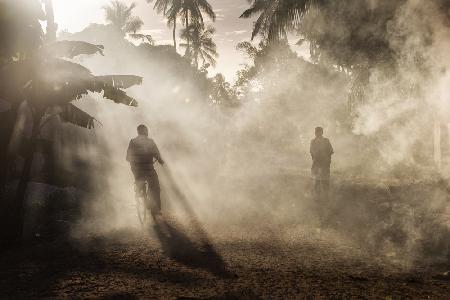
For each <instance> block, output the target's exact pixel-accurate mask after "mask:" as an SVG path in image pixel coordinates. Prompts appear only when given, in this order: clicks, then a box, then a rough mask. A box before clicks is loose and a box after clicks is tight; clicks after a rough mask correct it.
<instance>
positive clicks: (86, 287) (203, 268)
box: [0, 222, 450, 299]
mask: <svg viewBox="0 0 450 300" xmlns="http://www.w3.org/2000/svg"><path fill="white" fill-rule="evenodd" d="M162 226H163V225H161V226H159V227H155V228H154V229H156V230H155V232H150V233H147V234H141V233H139V232H117V233H115V234H114V235H110V236H109V237H94V236H92V237H91V238H89V239H88V240H86V241H83V243H81V242H80V241H77V240H72V241H70V242H69V241H45V242H42V241H41V242H39V243H36V244H33V245H31V246H29V247H26V248H23V247H22V248H17V249H9V250H7V251H4V252H3V253H2V255H1V259H0V266H1V269H0V294H1V298H6V299H8V298H10V299H16V298H23V299H29V298H38V297H44V298H80V299H81V298H83V299H84V298H105V299H124V298H125V299H141V298H143V299H146V298H165V299H258V298H265V299H274V298H278V299H330V298H339V299H342V298H346V299H347V298H374V299H389V297H392V298H393V299H403V298H413V299H429V298H431V299H448V297H450V279H449V278H448V277H446V276H443V275H441V274H442V273H443V271H444V270H443V269H442V267H441V268H439V267H433V268H431V267H429V268H423V267H421V268H419V269H415V268H410V266H409V267H405V266H403V265H402V264H401V263H395V262H392V261H389V260H387V259H385V258H383V257H379V256H377V255H376V254H372V253H368V252H367V251H361V249H358V248H357V247H352V246H350V245H345V243H342V242H339V243H337V242H334V241H333V239H332V238H330V237H332V236H334V235H335V233H333V232H332V231H331V230H328V231H327V230H322V231H320V232H319V231H317V230H315V231H311V232H310V231H309V230H300V229H299V228H293V229H292V230H291V231H288V232H287V234H285V235H284V237H283V238H275V236H274V235H273V228H272V229H270V230H267V229H264V228H261V229H260V230H259V231H252V233H251V234H248V233H247V234H242V232H241V233H239V234H238V233H236V234H235V233H234V232H233V230H232V229H230V230H229V231H228V233H227V234H226V236H223V237H222V236H218V235H216V236H215V239H214V242H213V245H212V244H211V243H212V241H210V240H209V239H208V237H206V236H204V235H202V233H201V234H200V235H198V232H197V229H195V228H194V229H192V228H191V231H190V232H187V233H186V232H183V231H181V229H180V228H178V227H177V225H173V223H171V222H168V223H167V224H164V227H162ZM192 234H194V235H195V234H197V238H195V239H194V238H192ZM239 235H240V236H241V238H238V236H239ZM188 236H189V237H188ZM231 236H234V238H233V239H230V237H231Z"/></svg>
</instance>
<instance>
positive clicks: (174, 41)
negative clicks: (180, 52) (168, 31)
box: [172, 16, 177, 52]
mask: <svg viewBox="0 0 450 300" xmlns="http://www.w3.org/2000/svg"><path fill="white" fill-rule="evenodd" d="M172 37H173V47H174V48H175V52H177V17H176V16H175V19H174V20H173V31H172Z"/></svg>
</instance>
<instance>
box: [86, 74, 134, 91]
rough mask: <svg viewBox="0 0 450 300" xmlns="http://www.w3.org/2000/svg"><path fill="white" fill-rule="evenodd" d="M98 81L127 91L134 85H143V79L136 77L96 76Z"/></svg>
mask: <svg viewBox="0 0 450 300" xmlns="http://www.w3.org/2000/svg"><path fill="white" fill-rule="evenodd" d="M95 78H96V80H97V81H102V82H103V83H104V84H106V85H109V86H113V87H116V88H120V89H127V88H129V87H132V86H133V85H140V84H142V77H140V76H135V75H106V76H96V77H95Z"/></svg>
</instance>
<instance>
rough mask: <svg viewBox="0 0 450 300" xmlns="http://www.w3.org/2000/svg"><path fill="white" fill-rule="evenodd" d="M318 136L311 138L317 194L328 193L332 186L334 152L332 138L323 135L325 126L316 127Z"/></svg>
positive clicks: (312, 169) (313, 173)
mask: <svg viewBox="0 0 450 300" xmlns="http://www.w3.org/2000/svg"><path fill="white" fill-rule="evenodd" d="M315 135H316V137H315V138H314V139H313V140H311V146H310V153H311V157H312V161H313V163H312V167H311V173H312V176H313V178H314V191H315V194H316V196H320V195H322V194H323V195H324V196H325V197H326V196H327V195H328V190H329V187H330V165H331V155H332V154H333V153H334V150H333V147H332V146H331V143H330V140H329V139H327V138H325V137H323V128H322V127H316V129H315Z"/></svg>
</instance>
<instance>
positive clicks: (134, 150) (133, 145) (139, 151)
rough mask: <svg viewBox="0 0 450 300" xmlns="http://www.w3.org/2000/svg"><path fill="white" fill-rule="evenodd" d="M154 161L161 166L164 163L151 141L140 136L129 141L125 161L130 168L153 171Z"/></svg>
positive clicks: (153, 142)
mask: <svg viewBox="0 0 450 300" xmlns="http://www.w3.org/2000/svg"><path fill="white" fill-rule="evenodd" d="M154 159H156V160H157V161H158V162H159V163H161V164H163V163H164V162H163V160H162V158H161V154H160V153H159V150H158V147H157V146H156V143H155V141H153V139H151V138H148V137H147V136H143V135H140V136H138V137H136V138H134V139H132V140H131V141H130V144H129V146H128V150H127V161H129V162H130V164H131V167H132V168H138V169H153V164H154Z"/></svg>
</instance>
